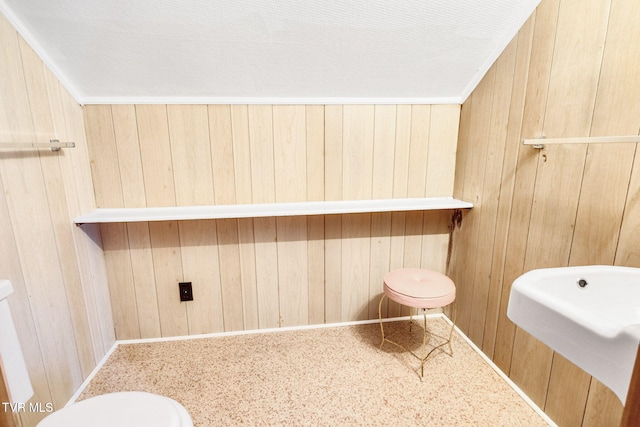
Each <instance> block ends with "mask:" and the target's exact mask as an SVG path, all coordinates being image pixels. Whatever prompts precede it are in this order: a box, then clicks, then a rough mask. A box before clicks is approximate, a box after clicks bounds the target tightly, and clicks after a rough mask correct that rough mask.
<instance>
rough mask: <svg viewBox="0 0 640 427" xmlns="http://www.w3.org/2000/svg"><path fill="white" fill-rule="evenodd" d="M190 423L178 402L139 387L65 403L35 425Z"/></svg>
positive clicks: (165, 426) (162, 426)
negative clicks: (138, 389) (139, 389)
mask: <svg viewBox="0 0 640 427" xmlns="http://www.w3.org/2000/svg"><path fill="white" fill-rule="evenodd" d="M81 426H82V427H86V426H92V427H193V422H192V421H191V416H190V415H189V413H188V412H187V410H186V409H185V408H184V406H182V405H181V404H180V403H178V402H176V401H175V400H173V399H170V398H168V397H164V396H159V395H157V394H152V393H145V392H142V391H124V392H119V393H108V394H103V395H100V396H96V397H92V398H89V399H86V400H82V401H80V402H77V403H74V404H72V405H69V406H66V407H64V408H62V409H60V410H59V411H56V412H54V413H52V414H51V415H49V416H47V417H46V418H45V419H43V420H42V421H40V423H39V424H38V426H37V427H81Z"/></svg>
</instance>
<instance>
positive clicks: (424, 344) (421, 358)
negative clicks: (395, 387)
mask: <svg viewBox="0 0 640 427" xmlns="http://www.w3.org/2000/svg"><path fill="white" fill-rule="evenodd" d="M385 297H386V295H384V294H383V295H382V297H381V298H380V302H379V303H378V318H379V320H380V332H381V333H382V342H381V343H380V348H381V349H382V346H383V345H384V343H385V342H388V343H391V344H393V345H395V346H397V347H400V348H401V349H403V350H404V351H406V352H408V353H411V355H413V356H414V357H415V358H416V359H418V360H419V361H420V378H423V377H424V363H425V362H426V360H427V358H428V357H429V356H431V354H432V353H433V352H434V351H436V350H437V349H439V348H440V347H443V346H445V345H448V346H449V353H447V354H448V355H449V356H453V348H451V337H452V336H453V327H454V325H455V324H456V312H457V310H456V308H457V307H456V305H455V304H456V302H455V301H453V302H452V303H451V304H449V305H450V306H451V311H452V312H453V320H451V319H450V320H451V329H450V330H449V337H448V338H446V337H441V336H440V335H437V334H432V333H430V332H428V331H427V313H426V311H424V310H423V321H424V324H423V328H424V331H423V335H422V347H421V348H422V351H423V353H424V352H425V351H426V348H427V342H428V339H427V336H428V335H433V336H436V337H438V338H441V339H443V340H445V339H446V341H445V342H443V343H442V344H438V345H437V346H435V347H433V348H432V349H431V350H430V351H429V352H428V353H427V354H426V355H425V356H419V355H418V354H416V353H415V352H413V351H412V350H409V349H408V348H406V347H405V346H403V345H402V344H399V343H397V342H395V341H392V340H390V339H389V338H387V337H386V336H385V334H384V326H383V322H382V302H383V301H384V299H385ZM410 308H411V307H410ZM414 308H415V307H414ZM412 324H413V314H409V331H411V325H412ZM445 353H446V352H445Z"/></svg>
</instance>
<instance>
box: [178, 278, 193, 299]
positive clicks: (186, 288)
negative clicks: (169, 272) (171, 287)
mask: <svg viewBox="0 0 640 427" xmlns="http://www.w3.org/2000/svg"><path fill="white" fill-rule="evenodd" d="M178 287H179V288H180V301H193V288H192V287H191V282H180V283H178Z"/></svg>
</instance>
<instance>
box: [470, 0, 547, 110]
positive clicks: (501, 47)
mask: <svg viewBox="0 0 640 427" xmlns="http://www.w3.org/2000/svg"><path fill="white" fill-rule="evenodd" d="M540 1H541V0H538V1H537V2H536V5H535V7H534V8H533V9H532V10H531V11H530V12H529V13H527V14H526V15H524V16H520V17H519V19H517V20H514V22H513V25H512V26H511V27H510V28H509V31H506V34H505V36H504V38H503V39H502V40H500V43H498V44H497V45H496V47H495V49H494V50H493V51H492V52H491V54H490V55H489V56H488V57H487V59H486V61H485V62H484V64H482V67H480V68H479V69H478V72H476V74H475V75H474V76H473V79H471V81H470V82H469V84H468V85H467V86H466V87H465V88H464V91H463V92H462V94H460V101H461V102H460V103H461V104H462V103H464V102H465V101H466V100H467V98H468V97H469V96H470V95H471V93H472V92H473V91H474V90H475V89H476V87H477V86H478V84H480V81H482V79H483V78H484V76H485V75H486V74H487V72H488V71H489V69H490V68H491V67H492V66H493V64H494V63H495V62H496V61H497V60H498V58H499V57H500V55H501V54H502V52H504V51H505V49H506V48H507V46H508V45H509V43H511V41H512V40H513V39H515V38H516V37H518V34H519V33H520V29H521V28H522V27H523V26H524V24H525V22H527V20H528V19H529V18H530V17H531V16H532V15H533V14H534V13H535V11H536V9H537V8H538V6H539V5H540ZM510 34H513V35H512V36H510ZM507 37H508V38H507Z"/></svg>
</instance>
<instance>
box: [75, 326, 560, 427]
mask: <svg viewBox="0 0 640 427" xmlns="http://www.w3.org/2000/svg"><path fill="white" fill-rule="evenodd" d="M447 326H448V325H447V323H446V322H445V321H444V320H442V319H440V318H436V319H430V320H429V328H432V329H433V331H434V332H436V333H440V334H443V331H444V334H446V329H445V328H446V327H447ZM385 328H387V331H389V333H391V332H393V333H396V335H395V336H396V337H397V338H396V339H397V340H398V341H402V340H405V339H407V340H416V341H406V342H419V340H420V337H421V332H422V330H421V329H420V328H416V327H414V328H412V334H413V335H414V336H413V337H412V336H410V334H409V333H408V331H407V328H406V322H392V323H387V324H385ZM379 344H380V327H379V325H378V324H367V325H358V326H340V327H332V328H320V329H310V330H296V331H282V332H269V333H262V334H248V335H237V336H223V337H214V338H198V339H189V340H179V341H164V342H155V343H143V344H121V345H119V346H118V347H117V348H116V350H115V351H114V352H113V354H112V355H111V357H110V358H109V359H108V360H107V361H106V363H105V364H104V366H103V367H102V368H101V369H100V370H99V371H98V373H97V374H96V376H95V377H94V378H93V379H92V380H91V382H90V383H89V385H88V386H87V388H86V389H85V390H84V391H83V393H82V394H81V395H80V400H81V399H85V398H89V397H92V396H96V395H99V394H103V393H110V392H116V391H130V390H140V391H147V392H152V393H157V394H162V395H165V396H168V397H171V398H173V399H175V400H177V401H178V402H180V403H182V404H183V405H184V406H185V408H186V409H187V410H188V411H189V413H190V414H191V416H192V418H193V423H194V426H195V427H205V426H207V427H208V426H234V425H250V426H255V425H259V426H274V425H277V426H306V425H314V426H338V425H340V426H355V425H366V426H377V425H380V426H383V425H384V426H388V425H395V426H419V425H425V426H427V425H428V426H458V425H465V426H467V425H476V426H485V425H487V426H489V425H491V426H546V425H548V424H547V423H546V422H545V420H544V419H543V418H541V417H540V416H539V415H538V414H537V413H536V412H535V411H534V410H533V409H532V408H531V407H530V406H529V405H528V404H527V403H526V402H525V401H524V400H523V399H522V398H521V397H520V396H519V395H518V394H517V393H516V392H515V391H514V390H513V389H512V388H511V387H510V386H509V385H508V384H507V383H506V382H505V381H504V380H503V379H502V378H501V377H500V376H499V375H498V374H497V373H496V372H495V371H494V370H493V369H492V368H491V367H490V366H489V365H488V364H487V363H486V362H485V361H484V360H483V359H482V358H481V357H480V356H479V355H478V354H477V353H476V352H475V351H474V350H473V349H472V348H471V347H470V346H469V345H468V344H467V343H466V342H465V341H464V340H463V339H462V338H461V337H460V336H459V335H457V334H456V333H454V336H453V356H450V355H448V354H446V353H444V352H443V351H441V350H436V351H435V352H434V353H433V354H432V356H431V357H430V358H429V359H428V360H427V362H426V365H425V377H424V379H423V380H421V379H420V376H419V369H420V362H419V361H418V359H416V358H414V357H412V356H410V355H408V354H407V353H403V352H402V351H401V350H400V349H398V348H397V347H395V346H393V345H390V344H385V346H384V347H383V349H382V350H381V349H380V348H379ZM418 349H419V346H418Z"/></svg>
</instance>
